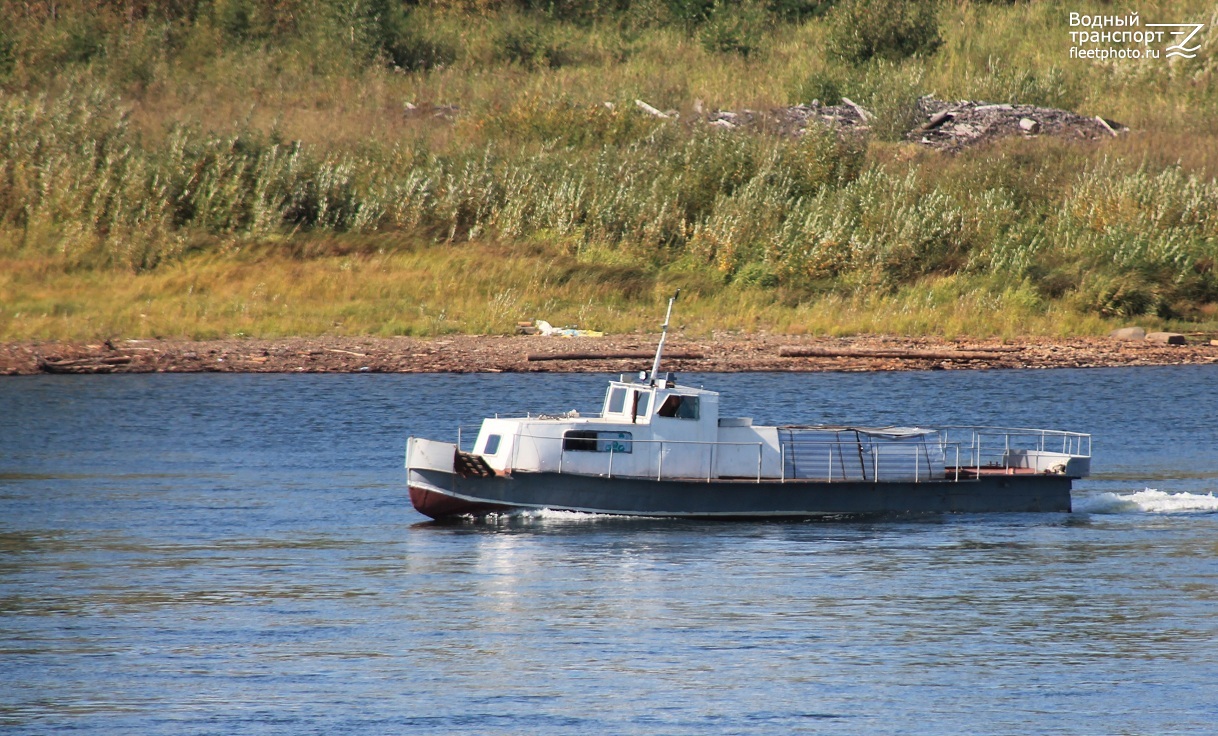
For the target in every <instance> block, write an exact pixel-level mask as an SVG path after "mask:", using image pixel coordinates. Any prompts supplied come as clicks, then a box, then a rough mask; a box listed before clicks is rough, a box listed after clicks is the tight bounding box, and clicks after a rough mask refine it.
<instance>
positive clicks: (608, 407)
mask: <svg viewBox="0 0 1218 736" xmlns="http://www.w3.org/2000/svg"><path fill="white" fill-rule="evenodd" d="M625 410H626V389H624V388H622V387H621V386H615V387H614V388H611V389H609V401H608V402H606V404H605V411H606V412H607V413H609V414H621V413H622V412H623V411H625Z"/></svg>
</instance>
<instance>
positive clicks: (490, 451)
mask: <svg viewBox="0 0 1218 736" xmlns="http://www.w3.org/2000/svg"><path fill="white" fill-rule="evenodd" d="M497 452H499V435H497V434H488V435H487V436H486V444H485V445H483V446H482V454H483V455H494V454H495V453H497Z"/></svg>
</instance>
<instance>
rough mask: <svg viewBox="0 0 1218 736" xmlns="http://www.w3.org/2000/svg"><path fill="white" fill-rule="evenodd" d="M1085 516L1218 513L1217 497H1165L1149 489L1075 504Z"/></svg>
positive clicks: (1183, 495) (1112, 494)
mask: <svg viewBox="0 0 1218 736" xmlns="http://www.w3.org/2000/svg"><path fill="white" fill-rule="evenodd" d="M1074 511H1075V512H1077V513H1082V514H1136V513H1149V514H1205V513H1210V514H1212V513H1218V496H1215V495H1214V493H1213V492H1212V491H1211V492H1210V493H1165V492H1163V491H1159V490H1156V489H1154V488H1147V489H1146V490H1143V491H1138V492H1137V493H1129V494H1118V493H1101V494H1099V495H1097V496H1090V497H1088V498H1080V499H1077V500H1075V502H1074Z"/></svg>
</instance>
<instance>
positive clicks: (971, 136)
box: [695, 96, 1128, 152]
mask: <svg viewBox="0 0 1218 736" xmlns="http://www.w3.org/2000/svg"><path fill="white" fill-rule="evenodd" d="M695 111H696V112H699V113H700V114H701V111H700V110H698V109H697V107H696V108H695ZM918 111H919V118H920V119H921V120H922V121H923V122H921V123H919V124H918V125H917V126H916V127H914V128H913V129H912V130H910V131H908V132H907V133H906V134H905V139H906V140H908V141H913V142H916V143H921V144H923V145H926V146H929V147H931V148H934V149H936V150H940V151H950V152H956V151H960V150H962V149H964V148H967V147H969V146H973V145H976V144H978V143H983V142H985V141H990V140H994V139H997V138H1003V137H1007V136H1023V137H1035V136H1040V135H1051V136H1058V137H1063V138H1071V139H1076V140H1100V139H1105V138H1114V137H1116V136H1118V135H1120V134H1121V133H1124V132H1126V131H1128V128H1126V127H1125V126H1123V125H1121V124H1120V123H1117V122H1114V121H1111V120H1106V119H1104V118H1101V117H1088V116H1086V115H1079V114H1078V113H1073V112H1070V111H1068V110H1058V109H1056V108H1051V107H1037V106H1035V105H1015V104H991V103H986V102H976V101H972V100H958V101H956V102H949V101H946V100H939V99H935V98H934V97H931V96H927V97H923V98H921V99H919V100H918ZM702 117H703V119H704V120H705V121H706V122H707V123H708V124H709V125H712V126H714V127H717V128H724V129H727V130H734V129H737V128H754V129H763V130H768V131H770V132H774V133H779V134H784V135H802V134H803V133H804V132H805V131H806V130H807V129H808V126H809V125H825V126H829V127H831V128H832V129H834V130H837V131H840V132H842V133H844V134H856V135H866V134H868V133H869V132H870V131H871V125H872V123H873V122H874V120H875V115H874V114H873V113H872V112H871V111H869V110H867V109H865V108H863V107H862V106H861V105H859V104H857V103H855V102H854V101H852V100H850V99H848V98H846V97H843V98H842V102H841V104H840V105H824V104H821V102H820V101H818V100H813V101H812V103H811V104H809V105H794V106H791V107H781V108H777V109H775V110H770V111H768V112H758V111H755V110H740V111H733V110H715V111H713V112H710V113H708V114H705V115H703V116H702Z"/></svg>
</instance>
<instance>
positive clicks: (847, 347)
mask: <svg viewBox="0 0 1218 736" xmlns="http://www.w3.org/2000/svg"><path fill="white" fill-rule="evenodd" d="M1211 339H1212V338H1211V336H1209V335H1204V336H1202V335H1198V336H1192V337H1191V338H1190V344H1187V345H1161V344H1155V343H1150V342H1146V341H1126V340H1115V339H1111V338H1072V339H1051V338H1028V339H1022V340H1001V339H984V340H972V339H957V340H945V339H941V338H933V337H917V338H910V337H893V336H874V335H867V336H853V337H813V336H807V335H800V336H795V335H771V334H716V335H714V336H712V337H710V338H705V339H700V338H685V337H682V336H681V335H680V334H676V335H671V336H670V338H669V341H668V343H667V346H666V348H665V360H664V367H665V368H666V369H668V370H674V371H681V372H691V371H693V372H746V371H804V372H819V371H898V370H941V369H948V370H959V369H993V368H1098V367H1111V366H1146V365H1185V364H1205V363H1209V364H1218V346H1215V345H1212V344H1210V340H1211ZM654 350H655V336H654V335H642V334H639V335H613V336H605V337H571V338H565V337H546V336H538V335H521V336H487V335H452V336H446V337H442V338H434V339H422V338H412V337H395V338H374V337H313V338H287V339H277V340H260V339H246V338H233V339H224V340H208V341H191V340H116V341H107V342H91V343H85V342H18V343H7V344H3V345H0V375H34V374H38V373H77V374H93V373H151V372H163V373H198V372H224V373H360V372H362V373H477V372H487V373H494V372H629V371H636V370H642V369H645V368H648V367H649V366H650V362H651V361H650V356H651V354H652V353H653V351H654Z"/></svg>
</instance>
